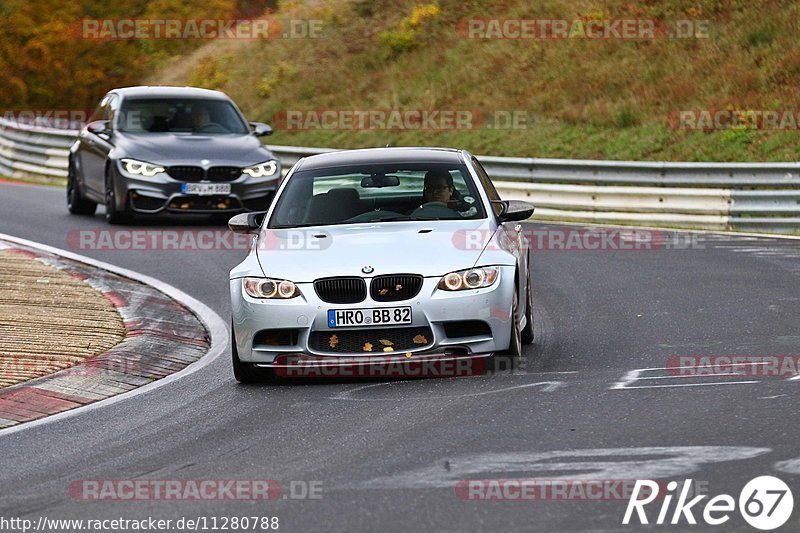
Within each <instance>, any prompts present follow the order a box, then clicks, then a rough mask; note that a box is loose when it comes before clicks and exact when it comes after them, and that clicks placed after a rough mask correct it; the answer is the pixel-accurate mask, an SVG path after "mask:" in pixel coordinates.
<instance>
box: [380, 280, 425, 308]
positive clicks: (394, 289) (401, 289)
mask: <svg viewBox="0 0 800 533" xmlns="http://www.w3.org/2000/svg"><path fill="white" fill-rule="evenodd" d="M422 280H423V278H422V276H418V275H415V274H392V275H389V276H376V277H375V278H373V279H372V283H371V284H370V286H369V294H370V296H371V297H372V299H373V300H375V301H376V302H399V301H402V300H410V299H411V298H413V297H414V296H416V295H417V294H419V291H420V290H421V289H422Z"/></svg>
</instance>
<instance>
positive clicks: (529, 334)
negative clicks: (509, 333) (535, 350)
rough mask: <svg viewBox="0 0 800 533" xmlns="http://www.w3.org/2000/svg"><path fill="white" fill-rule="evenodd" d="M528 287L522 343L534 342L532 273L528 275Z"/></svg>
mask: <svg viewBox="0 0 800 533" xmlns="http://www.w3.org/2000/svg"><path fill="white" fill-rule="evenodd" d="M526 277H527V279H528V287H527V290H526V291H525V297H526V301H525V303H526V305H525V327H524V328H522V344H532V343H533V341H534V333H533V289H531V273H530V271H529V272H528V275H527V276H526Z"/></svg>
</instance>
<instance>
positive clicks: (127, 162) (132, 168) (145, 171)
mask: <svg viewBox="0 0 800 533" xmlns="http://www.w3.org/2000/svg"><path fill="white" fill-rule="evenodd" d="M122 165H123V166H124V167H125V172H127V173H128V174H133V175H134V176H145V177H147V178H151V177H153V176H155V175H156V174H159V173H161V172H164V170H166V169H165V168H164V167H162V166H159V165H154V164H152V163H145V162H144V161H137V160H136V159H123V160H122Z"/></svg>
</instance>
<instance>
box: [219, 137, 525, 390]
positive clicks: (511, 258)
mask: <svg viewBox="0 0 800 533" xmlns="http://www.w3.org/2000/svg"><path fill="white" fill-rule="evenodd" d="M532 213H533V206H531V205H530V204H527V203H525V202H520V201H513V200H512V201H503V200H501V199H500V197H499V195H498V193H497V190H496V189H495V187H494V185H493V184H492V182H491V180H490V179H489V176H488V175H487V173H486V171H485V170H484V169H483V167H482V166H481V164H480V163H479V162H478V160H477V159H476V158H475V157H473V156H472V155H470V154H469V153H468V152H466V151H464V150H454V149H444V148H376V149H366V150H350V151H341V152H331V153H326V154H323V155H315V156H312V157H307V158H304V159H302V160H300V161H299V162H298V163H297V164H296V165H294V167H292V169H291V170H290V171H289V173H288V174H287V175H286V178H285V179H284V180H283V181H282V182H281V184H280V186H279V188H278V191H277V192H276V195H275V200H274V201H273V202H272V204H271V206H270V208H269V210H268V211H266V212H263V213H244V214H241V215H237V216H236V217H234V218H232V219H231V221H230V223H229V227H230V228H231V230H232V231H235V232H240V233H251V234H252V235H253V245H252V248H251V251H250V253H249V254H248V256H247V257H246V258H245V259H244V261H243V262H242V263H241V264H239V265H238V266H237V267H236V268H234V269H233V270H232V271H231V274H230V292H231V302H232V311H233V313H232V339H233V342H232V359H233V371H234V375H235V377H236V379H237V380H238V381H240V382H255V381H264V380H270V379H273V378H276V377H281V376H354V375H355V376H364V375H370V376H380V375H395V376H413V375H437V376H445V375H464V373H470V374H471V373H474V372H473V371H474V370H475V369H476V368H483V369H484V370H486V369H491V368H496V364H497V363H499V362H501V361H502V362H504V363H505V364H507V363H508V362H511V363H512V364H513V361H514V360H515V359H517V358H518V357H520V356H521V353H522V345H523V344H525V343H530V342H533V319H532V312H531V307H532V290H531V286H530V269H529V266H530V265H529V259H530V258H529V246H528V243H527V242H526V239H525V236H524V232H523V231H522V226H521V224H520V223H519V221H522V220H525V219H527V218H529V217H530V216H531V215H532ZM476 362H482V363H484V364H482V365H475V364H474V363H476ZM490 362H491V363H495V366H492V367H489V366H488V364H486V363H490ZM353 369H356V370H355V371H354V370H353ZM359 369H360V370H359ZM364 369H367V370H368V371H367V372H364ZM387 369H392V370H393V371H394V372H395V373H394V374H391V373H389V374H387V373H386V372H387Z"/></svg>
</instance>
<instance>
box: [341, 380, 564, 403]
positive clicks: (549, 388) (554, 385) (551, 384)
mask: <svg viewBox="0 0 800 533" xmlns="http://www.w3.org/2000/svg"><path fill="white" fill-rule="evenodd" d="M395 383H398V382H386V383H372V384H370V385H363V386H361V387H356V388H355V389H350V390H348V391H344V392H340V393H339V394H337V395H336V396H331V397H330V398H329V399H331V400H347V401H355V402H396V401H397V398H353V397H352V394H353V393H355V392H359V391H362V390H365V389H371V388H374V387H384V386H388V385H393V384H395ZM402 383H411V382H410V381H403V382H402ZM539 385H544V386H543V387H542V392H553V391H554V390H556V389H558V388H559V387H563V386H564V382H563V381H540V382H538V383H526V384H524V385H514V386H512V387H503V388H501V389H494V390H490V391H483V392H470V393H466V394H451V395H445V396H436V395H430V396H410V397H403V398H402V399H403V400H447V399H455V398H469V397H471V396H484V395H486V394H497V393H499V392H508V391H511V390H516V389H526V388H530V387H537V386H539Z"/></svg>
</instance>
